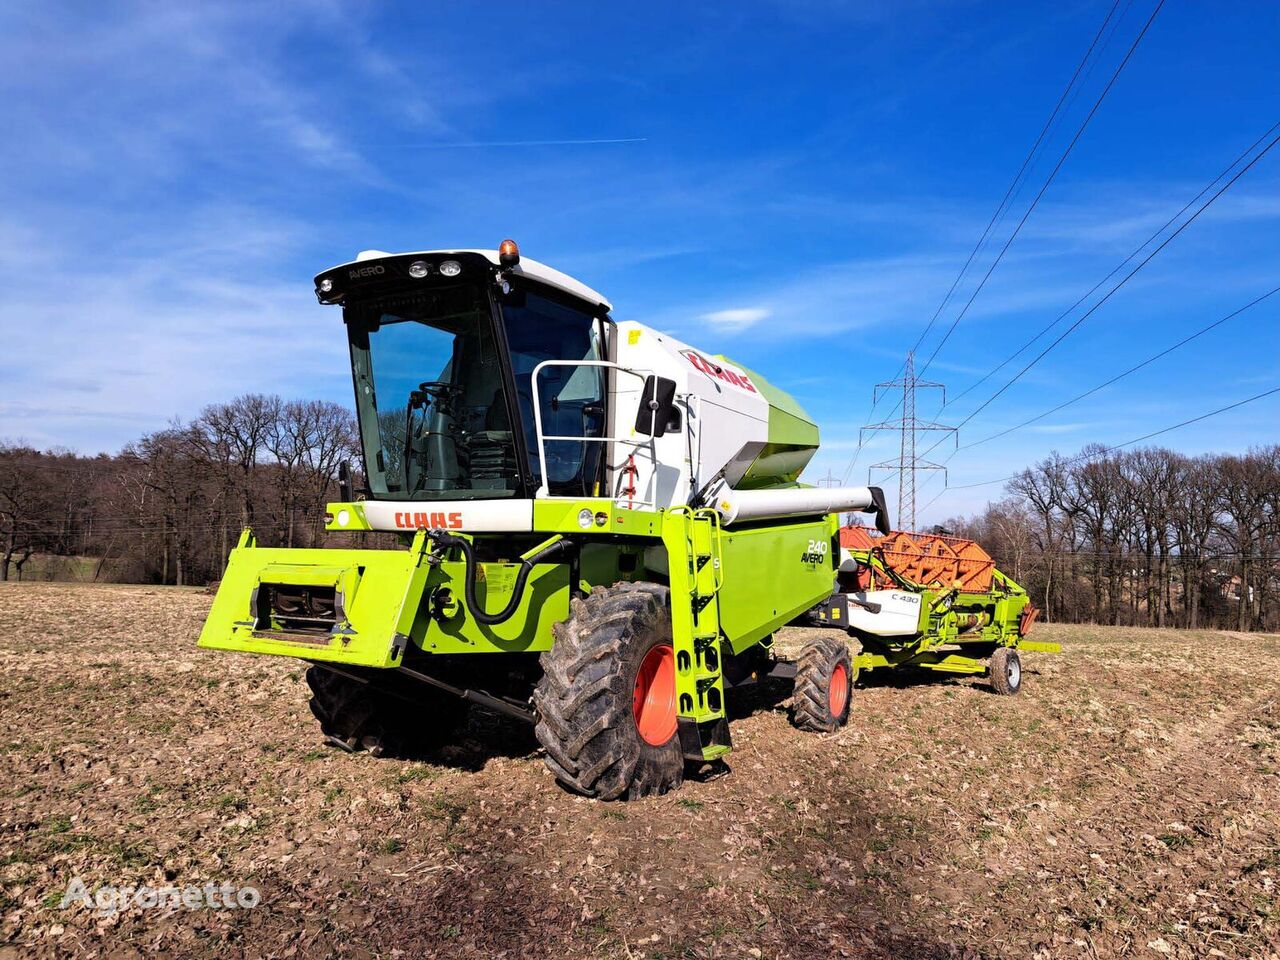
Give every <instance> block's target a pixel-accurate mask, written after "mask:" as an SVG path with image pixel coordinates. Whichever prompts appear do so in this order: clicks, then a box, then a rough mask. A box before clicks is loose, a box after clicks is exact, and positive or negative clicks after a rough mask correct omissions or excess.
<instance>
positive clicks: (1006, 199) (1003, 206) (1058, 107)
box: [843, 0, 1132, 483]
mask: <svg viewBox="0 0 1280 960" xmlns="http://www.w3.org/2000/svg"><path fill="white" fill-rule="evenodd" d="M1119 3H1120V0H1115V2H1114V3H1113V4H1112V5H1111V9H1110V10H1109V11H1108V12H1107V16H1106V17H1105V18H1104V19H1103V21H1102V25H1101V26H1100V27H1099V28H1098V32H1097V33H1096V34H1094V37H1093V40H1092V41H1091V42H1090V44H1089V47H1088V49H1087V50H1085V53H1084V56H1083V57H1082V58H1081V59H1080V63H1079V64H1078V65H1077V66H1076V69H1075V72H1074V73H1073V74H1072V75H1071V79H1070V80H1069V81H1068V82H1067V85H1066V87H1065V88H1063V91H1062V94H1061V96H1059V97H1058V102H1057V103H1056V104H1054V107H1053V110H1052V112H1051V113H1050V114H1049V119H1048V120H1046V121H1045V124H1044V126H1043V127H1042V128H1041V130H1040V133H1039V135H1038V136H1037V137H1036V139H1035V142H1034V143H1033V144H1032V145H1031V149H1030V150H1029V151H1027V155H1026V157H1025V158H1023V161H1022V165H1021V166H1019V167H1018V172H1017V173H1015V174H1014V176H1013V179H1012V180H1010V181H1009V186H1008V188H1007V189H1006V190H1005V193H1004V196H1003V197H1002V198H1001V199H1000V203H999V204H998V205H997V206H996V209H995V212H994V213H993V214H992V215H991V219H990V220H989V221H988V222H987V226H986V229H984V230H983V231H982V235H981V236H979V237H978V242H977V243H976V244H974V247H973V250H972V251H971V252H970V254H969V257H968V259H967V260H965V262H964V266H962V267H961V268H960V272H959V273H958V274H957V275H956V278H955V280H953V281H952V283H951V288H950V289H949V290H948V291H947V293H946V295H945V296H944V297H943V298H942V302H941V303H939V304H938V309H937V310H935V311H934V313H933V316H932V317H931V318H930V319H929V323H928V324H927V325H926V326H925V328H924V331H923V332H922V333H921V334H920V336H919V337H917V338H916V342H915V345H914V346H913V347H912V348H911V352H914V351H916V350H919V349H920V345H921V344H922V343H923V342H924V339H925V337H927V336H928V335H929V331H930V330H932V329H933V325H934V324H935V323H936V322H937V320H938V317H939V316H941V314H942V311H943V310H944V309H945V308H946V306H947V304H948V303H949V302H950V301H951V297H952V295H953V294H954V293H955V291H956V288H957V287H958V286H959V284H960V282H961V280H963V279H964V276H965V274H966V273H968V270H969V267H970V266H971V265H972V264H973V261H974V259H975V258H976V257H977V255H978V253H979V252H980V251H981V250H982V248H983V247H984V246H985V245H986V241H987V238H988V236H990V234H991V231H992V229H993V228H994V226H995V225H996V223H997V222H999V221H1000V220H1001V219H1002V218H1003V216H1004V214H1005V213H1006V212H1007V210H1008V207H1009V205H1010V203H1011V202H1012V200H1013V198H1014V197H1015V196H1016V195H1017V193H1018V192H1019V191H1020V190H1021V187H1022V184H1023V182H1024V176H1023V175H1024V174H1025V173H1027V172H1028V170H1029V168H1030V166H1031V162H1032V160H1033V158H1034V157H1035V155H1036V153H1037V151H1038V150H1039V148H1040V145H1041V144H1042V143H1043V142H1044V140H1045V137H1046V136H1047V135H1048V133H1049V130H1050V129H1051V128H1052V127H1053V124H1054V122H1055V120H1056V119H1057V117H1058V115H1059V114H1060V113H1061V112H1062V106H1063V103H1064V102H1065V101H1067V97H1068V95H1069V94H1070V95H1071V99H1070V103H1074V102H1075V97H1076V96H1077V95H1078V94H1079V92H1080V89H1081V87H1077V85H1076V81H1077V80H1078V79H1079V78H1080V73H1081V71H1082V70H1083V69H1084V67H1085V64H1087V63H1088V62H1089V59H1090V57H1091V55H1092V54H1093V51H1094V50H1095V49H1096V48H1097V46H1098V40H1099V38H1100V37H1101V36H1102V35H1103V33H1104V32H1105V31H1106V29H1107V25H1108V24H1109V23H1110V22H1111V20H1112V17H1114V16H1115V12H1116V8H1117V7H1118V6H1119ZM1130 3H1132V0H1126V3H1125V10H1126V11H1127V10H1128V8H1129V4H1130ZM1120 19H1123V15H1122V16H1121V18H1120ZM1119 25H1120V20H1119V19H1117V20H1116V22H1115V25H1114V26H1113V27H1112V30H1111V33H1110V34H1108V36H1107V38H1106V40H1105V41H1103V49H1104V50H1105V48H1106V47H1107V46H1108V45H1109V44H1110V43H1111V39H1112V37H1114V36H1115V31H1116V29H1118V28H1119ZM1099 56H1101V51H1099ZM1095 63H1096V61H1095ZM1092 72H1093V65H1090V66H1089V69H1088V71H1087V72H1086V73H1085V77H1086V79H1087V78H1088V76H1089V75H1090V74H1091V73H1092ZM1081 86H1082V85H1081ZM1073 87H1075V88H1076V92H1075V94H1072V92H1071V91H1072V88H1073ZM905 369H906V365H905V364H903V366H901V367H899V368H898V372H897V373H895V374H894V378H895V379H896V378H897V377H899V376H901V375H902V373H903V371H904V370H905ZM879 403H880V401H879V399H878V398H873V400H872V403H871V407H870V408H869V409H868V410H867V413H866V416H865V417H863V418H862V419H863V422H864V423H865V422H866V421H868V420H870V419H871V417H872V416H873V415H874V414H875V411H876V407H877V406H879ZM899 406H901V402H900V401H899V403H897V404H895V405H894V408H893V409H892V410H890V411H889V413H888V414H887V415H886V418H887V417H892V416H893V414H894V413H895V412H897V410H898V407H899ZM864 445H865V444H864V442H863V439H862V435H861V432H860V433H859V438H858V445H857V446H856V447H855V448H854V451H853V453H852V454H850V456H849V463H848V466H846V467H845V471H844V477H843V482H844V483H848V482H849V477H850V476H851V475H852V474H853V470H854V468H855V467H856V466H857V464H858V458H859V457H860V456H861V455H862V449H863V446H864Z"/></svg>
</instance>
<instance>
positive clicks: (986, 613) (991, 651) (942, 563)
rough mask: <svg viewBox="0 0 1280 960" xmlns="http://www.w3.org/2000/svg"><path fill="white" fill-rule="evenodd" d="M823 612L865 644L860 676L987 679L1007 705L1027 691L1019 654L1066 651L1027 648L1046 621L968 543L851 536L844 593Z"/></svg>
mask: <svg viewBox="0 0 1280 960" xmlns="http://www.w3.org/2000/svg"><path fill="white" fill-rule="evenodd" d="M814 612H815V614H816V615H817V618H818V620H819V622H821V623H823V624H825V625H827V626H831V627H843V628H844V629H846V630H847V631H848V632H849V633H850V634H851V635H852V636H854V637H856V638H857V639H858V640H859V641H860V643H861V644H862V652H861V653H860V654H859V655H858V656H857V657H856V658H855V659H854V669H855V670H860V671H866V670H881V669H886V668H912V669H919V670H933V671H938V672H940V673H960V674H965V673H970V674H972V673H979V674H980V673H986V674H989V676H990V679H991V687H992V689H993V690H995V692H996V693H1000V694H1006V695H1012V694H1016V693H1017V692H1018V691H1019V690H1021V689H1022V661H1021V658H1020V657H1019V656H1018V651H1019V650H1027V651H1030V650H1035V651H1039V652H1042V653H1057V652H1058V651H1059V650H1060V649H1061V648H1060V647H1059V645H1058V644H1056V643H1047V642H1037V641H1032V640H1027V639H1026V636H1027V634H1028V632H1029V631H1030V629H1031V624H1032V623H1033V622H1034V621H1035V618H1036V614H1037V613H1038V611H1037V610H1036V608H1035V607H1034V606H1033V605H1032V604H1031V601H1030V598H1029V597H1028V596H1027V592H1026V591H1025V590H1023V589H1022V587H1020V586H1018V584H1016V583H1014V582H1013V580H1011V579H1010V578H1009V577H1007V576H1005V575H1004V574H1003V573H1001V572H1000V571H999V570H997V569H996V565H995V561H994V560H992V559H991V556H990V555H989V554H988V553H987V552H986V551H985V550H983V549H982V547H980V546H978V545H977V544H976V543H974V542H973V541H972V540H962V539H959V538H958V537H947V536H941V535H937V534H922V533H906V532H903V531H895V532H892V533H890V534H888V535H887V536H883V537H877V536H875V531H873V530H870V529H868V528H867V527H862V526H854V525H851V526H846V527H842V528H841V529H840V566H839V570H838V572H837V574H836V589H835V592H834V593H833V594H832V595H831V597H830V598H829V599H828V600H827V602H826V603H825V604H823V605H822V606H821V607H819V608H818V609H817V610H816V611H814Z"/></svg>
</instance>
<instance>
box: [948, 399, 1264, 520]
mask: <svg viewBox="0 0 1280 960" xmlns="http://www.w3.org/2000/svg"><path fill="white" fill-rule="evenodd" d="M1277 393H1280V387H1272V388H1271V389H1270V390H1264V391H1263V392H1262V393H1257V394H1254V395H1253V396H1252V397H1246V398H1245V399H1244V400H1237V401H1236V402H1235V403H1229V404H1227V405H1226V406H1225V407H1219V408H1218V409H1217V410H1210V411H1209V412H1208V413H1202V414H1200V415H1199V416H1198V417H1191V418H1190V419H1188V420H1183V421H1182V422H1181V423H1175V424H1174V425H1173V426H1171V427H1163V428H1161V429H1160V430H1153V431H1152V432H1151V433H1146V434H1143V435H1142V436H1140V437H1134V438H1133V439H1132V440H1126V441H1125V442H1124V443H1117V444H1115V445H1114V446H1110V447H1103V448H1102V449H1100V450H1092V451H1090V452H1089V453H1083V454H1081V455H1080V456H1078V457H1072V458H1071V459H1069V460H1063V461H1062V465H1063V466H1070V465H1071V464H1073V463H1080V462H1081V461H1082V460H1091V459H1093V458H1094V457H1100V456H1102V455H1103V454H1107V453H1111V452H1112V451H1113V450H1120V449H1122V448H1124V447H1131V446H1133V445H1134V444H1135V443H1142V441H1144V440H1150V439H1151V438H1152V437H1158V436H1160V435H1161V434H1165V433H1170V432H1172V431H1174V430H1180V429H1181V428H1183V427H1188V426H1190V425H1191V424H1193V423H1199V422H1200V421H1201V420H1208V419H1209V418H1210V417H1216V416H1218V415H1219V414H1221V413H1227V412H1228V411H1230V410H1235V409H1236V408H1237V407H1243V406H1244V405H1245V404H1249V403H1253V402H1255V401H1257V400H1261V399H1263V398H1264V397H1270V396H1272V395H1274V394H1277ZM1019 476H1021V474H1018V473H1015V474H1012V475H1011V476H1008V477H1000V478H999V479H997V480H983V481H982V482H980V483H961V484H957V485H956V486H954V487H948V488H947V489H949V490H970V489H972V488H974V487H988V486H991V485H992V484H993V483H1008V482H1009V481H1010V480H1016V479H1017V478H1018V477H1019ZM935 499H936V498H935Z"/></svg>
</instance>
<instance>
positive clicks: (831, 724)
mask: <svg viewBox="0 0 1280 960" xmlns="http://www.w3.org/2000/svg"><path fill="white" fill-rule="evenodd" d="M855 676H856V673H855V671H854V667H853V658H852V657H851V656H850V655H849V647H848V645H847V644H845V643H844V642H843V641H841V640H836V639H834V638H832V637H823V638H821V639H819V640H813V641H811V642H810V643H808V644H806V645H805V647H804V649H803V650H801V651H800V657H799V659H798V660H797V661H796V686H795V694H794V696H793V697H792V704H791V722H792V723H794V724H795V725H796V726H797V727H799V728H800V729H801V730H809V731H811V732H814V733H825V732H830V731H832V730H838V729H839V728H840V727H843V726H844V725H845V724H846V723H848V722H849V709H850V706H851V704H852V700H853V696H852V694H853V680H854V677H855Z"/></svg>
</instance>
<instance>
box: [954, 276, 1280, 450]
mask: <svg viewBox="0 0 1280 960" xmlns="http://www.w3.org/2000/svg"><path fill="white" fill-rule="evenodd" d="M1277 293H1280V287H1273V288H1272V289H1271V290H1269V291H1267V292H1266V293H1264V294H1263V295H1262V296H1260V297H1257V298H1255V299H1253V300H1251V301H1249V302H1248V303H1246V304H1245V305H1244V306H1243V307H1240V308H1239V309H1238V310H1233V311H1232V312H1231V313H1228V314H1227V315H1226V316H1225V317H1222V318H1220V319H1218V320H1215V321H1213V323H1210V324H1207V325H1206V326H1203V327H1201V328H1200V329H1199V330H1197V331H1196V332H1195V333H1193V334H1190V335H1189V336H1186V337H1183V338H1182V339H1181V340H1179V341H1178V342H1177V343H1175V344H1173V345H1172V346H1168V347H1165V348H1164V349H1163V350H1161V351H1160V352H1159V353H1154V354H1152V355H1151V356H1149V357H1147V358H1146V359H1145V360H1143V361H1141V362H1140V363H1136V364H1134V365H1133V366H1132V367H1130V368H1129V369H1128V370H1125V371H1123V372H1122V373H1117V374H1116V375H1115V376H1114V377H1112V378H1111V379H1110V380H1106V381H1104V382H1102V383H1100V384H1098V385H1097V386H1096V387H1092V388H1091V389H1089V390H1086V391H1085V392H1084V393H1081V394H1079V395H1077V396H1075V397H1072V398H1071V399H1070V400H1066V401H1063V402H1062V403H1060V404H1058V405H1057V406H1056V407H1051V408H1050V409H1048V410H1046V411H1044V412H1043V413H1038V414H1036V415H1035V416H1034V417H1030V418H1028V419H1026V420H1023V421H1022V422H1021V423H1019V424H1018V425H1017V426H1013V427H1008V428H1006V429H1004V430H1001V431H999V432H998V433H993V434H991V435H990V436H988V437H983V438H982V439H981V440H975V441H973V443H964V444H961V445H960V446H959V447H957V448H956V449H957V452H959V451H960V450H968V449H969V448H970V447H976V446H980V445H981V444H984V443H987V442H989V441H991V440H996V439H998V438H1000V437H1004V436H1008V435H1009V434H1011V433H1013V432H1014V431H1015V430H1021V429H1022V428H1023V427H1026V426H1030V425H1031V424H1033V423H1035V422H1036V421H1038V420H1043V419H1044V418H1045V417H1048V416H1051V415H1052V414H1055V413H1057V412H1058V411H1059V410H1063V409H1066V408H1067V407H1069V406H1071V405H1072V404H1073V403H1078V402H1080V401H1081V400H1083V399H1084V398H1085V397H1089V396H1092V395H1093V394H1095V393H1097V392H1098V391H1099V390H1103V389H1105V388H1107V387H1109V386H1111V385H1112V384H1113V383H1115V382H1116V381H1118V380H1123V379H1124V378H1125V377H1127V376H1129V375H1130V374H1131V373H1136V372H1137V371H1139V370H1141V369H1142V368H1143V367H1146V366H1149V365H1150V364H1152V363H1155V361H1157V360H1159V359H1160V358H1161V357H1165V356H1168V355H1169V354H1171V353H1173V351H1175V350H1177V349H1179V348H1180V347H1184V346H1186V345H1187V344H1188V343H1190V342H1191V341H1193V340H1197V339H1199V338H1200V337H1203V336H1204V335H1205V334H1206V333H1208V332H1209V331H1211V330H1215V329H1217V328H1218V327H1220V326H1222V325H1223V324H1224V323H1226V322H1227V321H1228V320H1232V319H1234V318H1236V317H1238V316H1240V314H1242V313H1244V312H1245V311H1246V310H1248V309H1250V308H1251V307H1255V306H1257V305H1258V304H1259V303H1261V302H1262V301H1263V300H1266V299H1267V298H1268V297H1273V296H1275V295H1276V294H1277Z"/></svg>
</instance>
